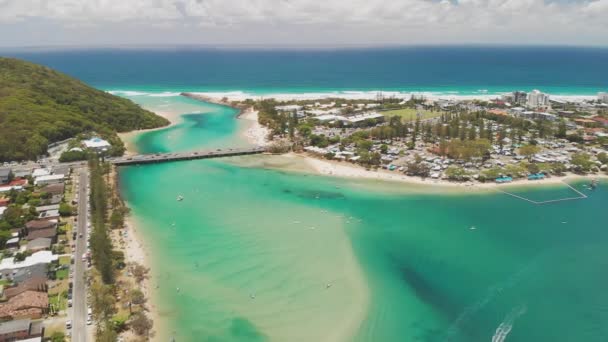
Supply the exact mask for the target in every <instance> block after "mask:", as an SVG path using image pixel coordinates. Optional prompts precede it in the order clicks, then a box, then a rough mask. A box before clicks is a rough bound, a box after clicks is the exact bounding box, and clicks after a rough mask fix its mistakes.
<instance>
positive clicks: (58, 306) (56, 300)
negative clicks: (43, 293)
mask: <svg viewBox="0 0 608 342" xmlns="http://www.w3.org/2000/svg"><path fill="white" fill-rule="evenodd" d="M49 307H51V308H52V309H51V310H54V311H63V310H66V309H67V308H68V299H67V298H65V297H64V296H62V295H61V294H57V295H54V296H49Z"/></svg>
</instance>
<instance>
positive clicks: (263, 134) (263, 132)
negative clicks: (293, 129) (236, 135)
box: [239, 108, 270, 146]
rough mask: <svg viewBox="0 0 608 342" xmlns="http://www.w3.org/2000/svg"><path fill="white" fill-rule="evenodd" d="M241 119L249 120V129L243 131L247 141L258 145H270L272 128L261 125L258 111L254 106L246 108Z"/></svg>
mask: <svg viewBox="0 0 608 342" xmlns="http://www.w3.org/2000/svg"><path fill="white" fill-rule="evenodd" d="M239 119H242V120H245V121H247V129H246V130H245V131H244V132H243V136H244V137H245V139H247V141H248V142H249V143H250V144H252V145H256V146H266V145H268V139H267V137H268V134H269V133H270V130H269V129H268V128H267V127H264V126H262V125H260V123H259V122H258V111H257V110H253V109H252V108H249V109H246V110H244V111H243V112H242V113H241V115H240V116H239Z"/></svg>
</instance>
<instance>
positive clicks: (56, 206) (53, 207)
mask: <svg viewBox="0 0 608 342" xmlns="http://www.w3.org/2000/svg"><path fill="white" fill-rule="evenodd" d="M49 210H59V204H51V205H43V206H40V207H36V212H37V213H41V212H43V211H49Z"/></svg>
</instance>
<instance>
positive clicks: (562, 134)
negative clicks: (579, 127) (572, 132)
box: [555, 120, 568, 139]
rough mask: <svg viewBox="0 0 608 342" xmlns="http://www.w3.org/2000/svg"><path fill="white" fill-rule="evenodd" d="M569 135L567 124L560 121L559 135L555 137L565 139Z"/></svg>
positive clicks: (558, 126)
mask: <svg viewBox="0 0 608 342" xmlns="http://www.w3.org/2000/svg"><path fill="white" fill-rule="evenodd" d="M567 135H568V133H567V127H566V122H565V121H564V120H560V122H559V124H558V125H557V133H555V137H556V138H560V139H564V138H566V136H567Z"/></svg>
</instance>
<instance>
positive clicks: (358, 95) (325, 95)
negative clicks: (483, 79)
mask: <svg viewBox="0 0 608 342" xmlns="http://www.w3.org/2000/svg"><path fill="white" fill-rule="evenodd" d="M378 93H382V94H383V95H384V96H385V97H394V98H397V99H403V100H409V99H410V98H411V97H412V96H416V97H418V98H419V97H424V98H425V99H429V100H434V101H435V100H457V101H466V100H469V101H470V100H482V101H489V100H491V99H495V98H500V96H501V94H483V93H480V94H472V95H462V94H441V93H433V92H399V91H382V90H370V91H332V92H310V93H298V94H294V93H269V94H263V95H260V94H253V93H248V92H244V91H227V92H200V93H189V95H191V96H193V97H197V98H199V99H202V100H204V101H208V102H213V103H219V104H225V103H226V102H224V101H222V99H225V100H227V101H245V100H247V99H256V100H257V99H260V98H266V99H270V98H273V99H275V100H277V101H303V100H324V99H330V98H340V99H346V100H375V99H376V96H377V94H378ZM550 95H551V94H550ZM551 98H554V99H559V100H564V101H573V102H579V101H586V100H595V98H596V96H595V95H551Z"/></svg>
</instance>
